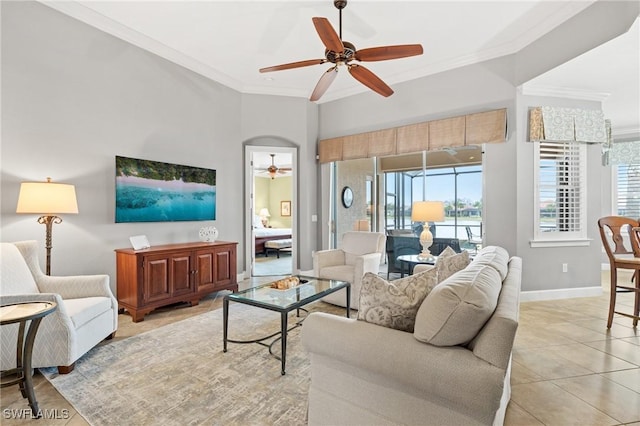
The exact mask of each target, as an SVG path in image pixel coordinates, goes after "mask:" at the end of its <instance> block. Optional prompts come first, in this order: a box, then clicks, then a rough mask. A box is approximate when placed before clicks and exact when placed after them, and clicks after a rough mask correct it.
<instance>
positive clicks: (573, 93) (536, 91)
mask: <svg viewBox="0 0 640 426" xmlns="http://www.w3.org/2000/svg"><path fill="white" fill-rule="evenodd" d="M522 94H523V95H525V96H551V97H555V98H568V99H581V100H584V101H597V102H603V101H604V100H606V99H607V98H608V97H609V96H611V93H606V92H593V91H590V90H582V89H573V88H570V87H553V86H534V85H532V84H529V83H525V84H523V85H522Z"/></svg>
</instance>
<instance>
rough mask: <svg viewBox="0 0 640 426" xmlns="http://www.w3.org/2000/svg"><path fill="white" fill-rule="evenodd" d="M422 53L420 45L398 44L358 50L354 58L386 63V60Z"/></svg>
mask: <svg viewBox="0 0 640 426" xmlns="http://www.w3.org/2000/svg"><path fill="white" fill-rule="evenodd" d="M422 53H423V50H422V45H421V44H399V45H396V46H380V47H370V48H367V49H362V50H358V51H357V52H356V54H355V56H356V59H357V60H358V61H386V60H388V59H398V58H406V57H409V56H417V55H422Z"/></svg>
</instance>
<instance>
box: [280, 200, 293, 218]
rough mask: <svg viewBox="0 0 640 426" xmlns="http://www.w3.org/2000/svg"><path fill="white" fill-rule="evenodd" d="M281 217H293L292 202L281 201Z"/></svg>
mask: <svg viewBox="0 0 640 426" xmlns="http://www.w3.org/2000/svg"><path fill="white" fill-rule="evenodd" d="M280 216H291V201H280Z"/></svg>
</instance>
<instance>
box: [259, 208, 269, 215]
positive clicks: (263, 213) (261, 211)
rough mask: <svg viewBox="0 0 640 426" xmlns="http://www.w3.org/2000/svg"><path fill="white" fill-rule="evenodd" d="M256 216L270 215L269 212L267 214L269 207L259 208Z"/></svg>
mask: <svg viewBox="0 0 640 426" xmlns="http://www.w3.org/2000/svg"><path fill="white" fill-rule="evenodd" d="M258 216H260V217H271V214H269V209H268V208H266V207H264V208H262V209H260V213H258Z"/></svg>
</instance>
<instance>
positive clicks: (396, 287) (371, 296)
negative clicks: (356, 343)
mask: <svg viewBox="0 0 640 426" xmlns="http://www.w3.org/2000/svg"><path fill="white" fill-rule="evenodd" d="M437 282H438V281H437V274H436V270H435V269H431V270H428V271H425V272H421V273H418V274H414V275H410V276H408V277H405V278H400V279H398V280H394V281H390V282H389V281H387V280H385V279H384V278H382V277H380V276H378V275H376V274H373V273H371V272H367V273H366V274H365V275H364V277H363V278H362V287H361V288H360V301H359V305H358V319H359V320H362V321H366V322H370V323H372V324H377V325H381V326H383V327H389V328H393V329H396V330H402V331H408V332H413V328H414V324H415V320H416V314H417V312H418V308H419V307H420V305H421V304H422V302H423V300H424V298H425V297H426V296H427V294H428V293H429V292H430V291H431V290H432V289H433V287H435V285H436V284H437Z"/></svg>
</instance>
